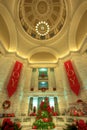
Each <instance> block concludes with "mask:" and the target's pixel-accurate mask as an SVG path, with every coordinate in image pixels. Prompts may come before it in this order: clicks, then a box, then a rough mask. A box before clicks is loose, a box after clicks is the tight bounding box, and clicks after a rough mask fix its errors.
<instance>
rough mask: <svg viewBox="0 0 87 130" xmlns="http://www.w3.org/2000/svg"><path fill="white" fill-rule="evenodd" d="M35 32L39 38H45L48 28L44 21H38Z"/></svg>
mask: <svg viewBox="0 0 87 130" xmlns="http://www.w3.org/2000/svg"><path fill="white" fill-rule="evenodd" d="M35 30H36V32H37V33H38V35H40V36H45V35H47V34H48V33H49V30H50V27H49V24H48V23H47V22H45V21H40V22H38V23H37V24H36V26H35Z"/></svg>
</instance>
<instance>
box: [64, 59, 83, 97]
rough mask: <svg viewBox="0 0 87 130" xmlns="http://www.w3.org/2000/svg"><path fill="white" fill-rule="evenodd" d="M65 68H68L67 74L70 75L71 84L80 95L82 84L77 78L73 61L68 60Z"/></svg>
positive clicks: (73, 89)
mask: <svg viewBox="0 0 87 130" xmlns="http://www.w3.org/2000/svg"><path fill="white" fill-rule="evenodd" d="M64 66H65V69H66V74H67V77H68V81H69V85H70V87H71V89H72V91H73V92H74V93H75V94H76V95H78V94H79V91H80V84H79V81H78V79H77V76H76V74H75V71H74V68H73V66H72V62H71V61H70V60H68V61H66V62H65V63H64Z"/></svg>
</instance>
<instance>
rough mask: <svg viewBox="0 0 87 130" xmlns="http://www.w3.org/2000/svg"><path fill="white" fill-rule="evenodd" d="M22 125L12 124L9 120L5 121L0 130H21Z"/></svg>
mask: <svg viewBox="0 0 87 130" xmlns="http://www.w3.org/2000/svg"><path fill="white" fill-rule="evenodd" d="M21 128H22V127H21V125H20V123H15V122H12V121H11V120H10V119H9V118H5V119H3V122H2V124H1V127H0V130H21Z"/></svg>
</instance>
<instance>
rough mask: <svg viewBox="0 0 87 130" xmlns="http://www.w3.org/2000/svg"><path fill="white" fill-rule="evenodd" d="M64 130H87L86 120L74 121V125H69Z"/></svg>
mask: <svg viewBox="0 0 87 130" xmlns="http://www.w3.org/2000/svg"><path fill="white" fill-rule="evenodd" d="M63 130H87V124H86V123H85V121H84V120H82V119H80V120H74V122H73V123H72V124H67V127H66V128H64V129H63Z"/></svg>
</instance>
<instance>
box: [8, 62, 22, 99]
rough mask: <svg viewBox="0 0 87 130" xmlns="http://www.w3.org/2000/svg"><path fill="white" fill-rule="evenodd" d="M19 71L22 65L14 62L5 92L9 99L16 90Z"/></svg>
mask: <svg viewBox="0 0 87 130" xmlns="http://www.w3.org/2000/svg"><path fill="white" fill-rule="evenodd" d="M21 69H22V63H20V62H18V61H16V63H15V65H14V68H13V71H12V74H11V77H10V80H9V82H8V85H7V92H8V96H9V97H11V96H12V95H13V94H14V92H15V91H16V90H17V85H18V81H19V77H20V72H21Z"/></svg>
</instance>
